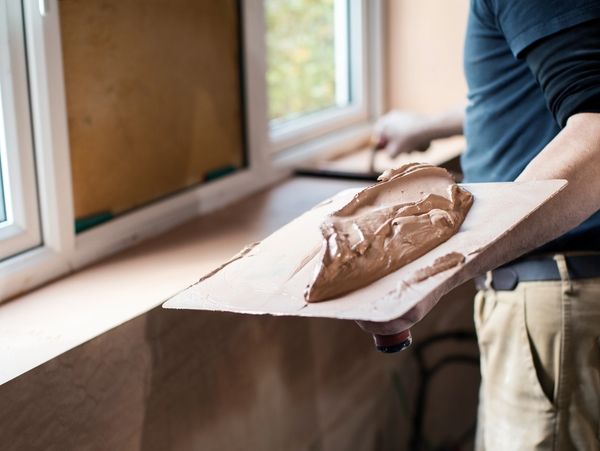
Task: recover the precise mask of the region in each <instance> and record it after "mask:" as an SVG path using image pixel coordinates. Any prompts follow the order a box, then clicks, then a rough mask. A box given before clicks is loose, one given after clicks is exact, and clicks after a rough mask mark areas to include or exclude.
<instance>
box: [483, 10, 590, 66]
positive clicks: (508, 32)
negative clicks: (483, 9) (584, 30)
mask: <svg viewBox="0 0 600 451" xmlns="http://www.w3.org/2000/svg"><path fill="white" fill-rule="evenodd" d="M488 1H489V6H490V8H491V9H492V12H493V14H494V16H495V18H496V22H497V26H498V28H499V29H500V30H501V31H502V33H503V34H504V36H505V38H506V41H507V42H508V45H509V47H510V49H511V51H512V53H513V55H515V56H516V57H517V58H518V57H521V56H522V52H523V50H525V49H526V48H527V47H529V46H530V45H531V44H533V43H535V42H536V41H538V40H540V39H543V38H545V37H546V36H550V35H551V34H554V33H557V32H559V31H561V30H564V29H566V28H570V27H573V26H575V25H578V24H580V23H583V22H587V21H589V20H592V19H600V1H599V0H488Z"/></svg>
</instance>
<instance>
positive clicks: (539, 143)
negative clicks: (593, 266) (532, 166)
mask: <svg viewBox="0 0 600 451" xmlns="http://www.w3.org/2000/svg"><path fill="white" fill-rule="evenodd" d="M597 18H600V1H598V0H472V1H471V8H470V12H469V19H468V24H467V32H466V39H465V53H464V69H465V76H466V79H467V84H468V88H469V96H468V98H469V104H468V106H467V110H466V119H465V136H466V139H467V149H466V151H465V153H464V154H463V156H462V160H461V163H462V168H463V171H464V174H465V181H467V182H496V181H512V180H514V179H515V178H517V176H518V175H519V174H520V173H521V172H522V171H523V169H524V168H525V166H527V164H528V163H529V162H530V161H531V160H532V159H533V158H534V157H535V156H536V155H537V154H538V153H539V152H540V151H541V150H542V149H543V148H544V147H545V146H546V144H548V142H550V141H551V140H552V139H553V138H554V137H555V136H556V134H558V133H559V131H560V126H559V124H558V123H557V122H556V119H555V117H554V116H553V115H552V113H551V112H550V110H549V109H548V107H547V105H546V100H547V99H546V98H545V96H544V92H543V91H542V88H541V87H540V85H539V84H538V82H537V81H536V78H535V76H534V74H533V73H532V71H531V69H530V67H529V66H528V64H527V63H526V61H525V60H524V59H523V53H525V52H526V51H527V49H528V48H529V47H530V46H532V45H533V44H535V43H536V42H538V41H540V40H542V39H544V38H546V37H548V36H550V35H553V34H555V33H557V32H560V31H563V30H566V29H569V28H571V27H574V26H576V25H578V24H581V23H584V22H587V21H590V20H592V19H597ZM542 250H544V251H553V252H554V251H569V250H600V212H598V213H596V214H594V215H593V216H592V217H591V218H590V219H588V220H587V221H586V222H585V223H584V224H582V225H580V226H579V227H577V228H576V229H574V230H572V231H571V232H569V233H568V234H566V235H564V236H563V237H561V238H558V239H557V240H555V241H553V242H551V243H549V244H547V245H546V246H544V247H543V248H542Z"/></svg>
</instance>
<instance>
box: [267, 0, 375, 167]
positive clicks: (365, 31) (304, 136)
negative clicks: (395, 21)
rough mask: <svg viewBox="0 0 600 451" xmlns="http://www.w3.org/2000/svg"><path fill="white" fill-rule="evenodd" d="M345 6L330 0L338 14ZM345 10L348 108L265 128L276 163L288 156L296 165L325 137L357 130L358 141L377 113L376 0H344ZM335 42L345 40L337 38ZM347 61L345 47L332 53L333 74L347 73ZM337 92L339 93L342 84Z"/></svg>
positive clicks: (338, 0)
mask: <svg viewBox="0 0 600 451" xmlns="http://www.w3.org/2000/svg"><path fill="white" fill-rule="evenodd" d="M261 3H262V2H261ZM345 3H346V2H345V0H336V3H335V7H336V8H339V9H341V10H343V8H344V6H341V5H344V4H345ZM347 7H348V8H349V12H350V14H349V17H350V23H349V24H347V26H348V27H349V33H348V34H349V42H348V46H349V50H350V52H351V53H352V55H351V57H350V61H349V62H350V67H349V72H350V73H349V74H348V75H349V79H350V80H351V86H352V92H351V104H350V105H347V106H340V107H331V108H328V109H325V110H322V111H318V112H315V113H310V114H306V115H304V116H300V117H298V118H295V119H290V120H287V121H283V122H282V123H281V124H277V125H275V126H272V127H270V129H269V146H270V150H271V152H273V153H278V154H279V155H276V156H275V159H276V160H278V159H280V160H283V161H286V160H289V159H290V156H291V157H292V161H297V160H298V157H300V158H308V157H310V156H311V155H314V154H316V153H320V152H323V150H324V149H323V146H315V145H314V144H315V141H316V140H319V139H322V138H325V141H327V137H328V136H329V135H333V136H336V135H337V138H334V141H335V139H338V140H339V139H340V137H341V135H343V134H344V133H343V132H346V134H348V133H347V132H356V130H357V129H358V128H359V127H361V126H362V133H360V134H359V135H360V138H358V137H355V138H354V140H355V141H361V140H362V141H364V140H365V139H367V138H368V134H369V133H370V126H368V124H370V122H371V121H372V120H373V119H374V118H376V117H378V115H379V114H381V112H382V90H381V89H382V88H381V86H382V84H383V81H384V80H383V76H382V74H383V67H382V61H383V58H382V55H383V51H384V48H383V34H382V32H383V17H382V8H383V6H382V2H381V1H380V0H348V6H347ZM344 15H345V14H341V16H344ZM335 20H336V21H341V20H343V18H340V14H336V17H335ZM336 33H342V34H345V33H346V30H344V27H341V26H339V23H338V25H337V26H336ZM337 41H338V42H344V41H345V40H344V39H339V38H338V39H337ZM263 51H264V50H263ZM347 59H348V52H346V51H345V49H343V48H342V49H336V71H344V72H347V71H346V67H347V64H344V60H347ZM336 78H337V79H339V78H340V77H336ZM339 88H340V90H342V91H343V90H345V87H344V86H341V87H339ZM265 89H267V88H266V86H265ZM338 94H339V92H338ZM266 95H267V96H268V93H266ZM365 125H367V127H365ZM351 134H352V133H351ZM354 135H356V133H354ZM294 156H296V158H294Z"/></svg>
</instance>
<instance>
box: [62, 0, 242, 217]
mask: <svg viewBox="0 0 600 451" xmlns="http://www.w3.org/2000/svg"><path fill="white" fill-rule="evenodd" d="M60 18H61V30H62V45H63V53H64V70H65V83H66V91H67V110H68V116H69V138H70V148H71V164H72V172H73V190H74V202H75V214H76V217H77V218H80V217H84V216H88V215H93V214H97V213H101V212H110V213H112V214H115V213H119V212H122V211H124V210H127V209H130V208H132V207H135V206H138V205H141V204H144V203H146V202H148V201H150V200H153V199H156V198H159V197H162V196H164V195H166V194H169V193H172V192H174V191H177V190H180V189H182V188H185V187H188V186H190V185H193V184H196V183H198V182H199V181H201V180H203V178H204V177H205V175H206V173H207V172H209V171H214V170H215V169H219V168H223V167H231V166H233V167H240V166H241V165H242V164H243V160H244V158H243V139H242V136H243V131H242V130H243V126H242V110H241V100H240V65H239V56H240V54H239V48H238V47H239V46H238V20H239V17H238V9H237V2H236V1H235V0H222V1H218V2H213V1H193V0H151V1H149V0H143V1H142V0H85V1H79V0H60Z"/></svg>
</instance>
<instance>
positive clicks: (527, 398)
mask: <svg viewBox="0 0 600 451" xmlns="http://www.w3.org/2000/svg"><path fill="white" fill-rule="evenodd" d="M475 313H476V324H477V334H478V338H479V346H480V351H481V373H482V386H481V391H480V396H481V399H480V410H479V412H480V418H479V420H478V434H479V435H480V437H478V443H480V444H481V446H483V447H484V448H483V449H486V450H490V449H491V450H493V449H499V450H500V449H502V450H505V449H511V450H519V449H527V450H530V449H531V450H535V449H551V447H552V442H553V431H554V425H555V418H556V409H555V406H554V403H553V398H552V396H548V394H547V393H546V392H547V390H548V389H547V388H546V389H545V387H544V386H545V385H546V384H545V383H543V381H544V378H541V377H540V373H539V371H540V365H539V362H538V359H539V358H540V356H541V355H542V354H540V352H539V351H538V344H537V342H538V340H537V338H538V336H537V333H533V334H532V333H531V331H530V329H531V327H528V326H529V325H528V324H527V317H528V315H527V308H526V303H525V292H524V290H523V289H520V288H517V289H516V290H514V291H511V292H508V291H507V292H494V291H492V290H488V291H486V292H485V293H484V294H480V297H479V299H478V301H477V303H476V312H475ZM543 355H545V351H544V354H543ZM552 390H553V389H552Z"/></svg>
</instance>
